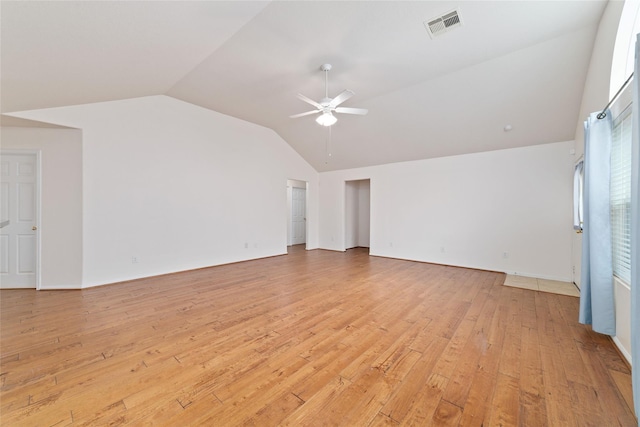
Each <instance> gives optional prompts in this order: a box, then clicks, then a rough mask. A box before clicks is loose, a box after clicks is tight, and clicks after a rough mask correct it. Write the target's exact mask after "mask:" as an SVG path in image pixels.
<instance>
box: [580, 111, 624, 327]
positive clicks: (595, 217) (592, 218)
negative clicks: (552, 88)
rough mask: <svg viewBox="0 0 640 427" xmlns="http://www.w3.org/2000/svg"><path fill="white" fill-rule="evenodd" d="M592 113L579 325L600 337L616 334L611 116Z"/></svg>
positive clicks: (586, 154) (586, 159)
mask: <svg viewBox="0 0 640 427" xmlns="http://www.w3.org/2000/svg"><path fill="white" fill-rule="evenodd" d="M597 115H598V113H592V114H591V115H590V116H589V119H588V120H587V121H586V122H585V132H584V135H585V141H584V142H585V147H584V194H583V203H584V207H583V225H582V228H583V235H582V269H581V289H580V319H579V320H580V323H585V324H589V325H592V327H593V330H594V331H596V332H599V333H601V334H607V335H612V336H613V335H615V334H616V319H615V304H614V296H613V269H612V255H611V214H610V210H609V194H610V193H609V184H610V180H611V179H610V178H611V177H610V171H611V164H610V158H611V130H612V122H611V112H610V111H607V115H606V117H605V118H603V119H598V118H597Z"/></svg>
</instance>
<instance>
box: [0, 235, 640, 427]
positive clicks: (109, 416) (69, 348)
mask: <svg viewBox="0 0 640 427" xmlns="http://www.w3.org/2000/svg"><path fill="white" fill-rule="evenodd" d="M504 278H505V276H504V275H503V274H499V273H492V272H486V271H478V270H470V269H462V268H454V267H446V266H439V265H431V264H424V263H418V262H410V261H401V260H393V259H385V258H378V257H369V256H368V255H367V251H366V250H364V249H353V250H349V251H348V252H347V253H338V252H329V251H321V250H316V251H304V250H303V249H301V248H300V247H294V248H291V250H290V254H289V255H286V256H281V257H274V258H268V259H263V260H256V261H249V262H243V263H238V264H232V265H226V266H220V267H214V268H208V269H202V270H196V271H192V272H186V273H178V274H173V275H167V276H162V277H156V278H150V279H143V280H137V281H131V282H127V283H121V284H115V285H109V286H102V287H97V288H92V289H86V290H82V291H40V292H36V291H33V290H3V291H1V293H0V297H1V310H2V311H1V316H2V317H1V321H2V324H1V327H0V330H1V335H0V339H1V356H2V359H1V361H0V362H1V387H2V388H1V394H0V417H1V418H0V420H1V424H2V425H6V426H21V425H34V426H50V425H56V426H62V425H119V424H126V425H167V426H186V425H206V426H235V425H256V426H271V425H291V426H307V425H345V426H380V425H386V426H393V425H412V426H413V425H415V426H429V425H454V426H455V425H464V426H467V425H473V426H485V427H486V426H516V425H521V426H562V425H567V426H618V425H620V426H634V425H636V420H635V418H634V416H633V414H632V412H631V409H630V407H629V400H630V398H631V385H630V375H629V369H628V367H627V366H626V364H625V363H624V362H623V361H622V360H621V358H620V356H619V355H618V353H617V352H616V350H615V349H614V347H613V346H612V343H611V341H610V340H609V339H608V338H606V337H604V336H601V335H598V334H595V333H593V332H592V331H591V330H590V328H588V327H585V326H583V325H580V324H578V323H577V321H576V319H577V317H578V314H577V311H578V299H577V298H575V297H569V296H562V295H552V294H548V293H542V292H536V291H531V290H525V289H517V288H509V287H506V286H501V285H502V283H503V281H504Z"/></svg>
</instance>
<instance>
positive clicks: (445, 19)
mask: <svg viewBox="0 0 640 427" xmlns="http://www.w3.org/2000/svg"><path fill="white" fill-rule="evenodd" d="M424 26H425V27H426V28H427V31H428V32H429V35H430V36H431V38H434V37H436V36H439V35H442V34H444V33H446V32H447V31H451V30H453V29H454V28H457V27H460V26H462V21H461V20H460V15H459V13H458V11H457V10H454V11H453V12H449V13H446V14H444V15H442V16H438V17H437V18H433V19H430V20H428V21H425V22H424Z"/></svg>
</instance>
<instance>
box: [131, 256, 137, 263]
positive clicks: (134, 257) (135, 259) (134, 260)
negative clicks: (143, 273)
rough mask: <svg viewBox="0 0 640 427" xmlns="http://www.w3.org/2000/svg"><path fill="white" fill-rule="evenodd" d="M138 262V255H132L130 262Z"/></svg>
mask: <svg viewBox="0 0 640 427" xmlns="http://www.w3.org/2000/svg"><path fill="white" fill-rule="evenodd" d="M137 263H138V257H137V256H132V257H131V264H137Z"/></svg>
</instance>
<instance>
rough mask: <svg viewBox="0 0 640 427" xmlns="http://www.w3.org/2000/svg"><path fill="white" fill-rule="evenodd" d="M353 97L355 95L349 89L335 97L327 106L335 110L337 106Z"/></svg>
mask: <svg viewBox="0 0 640 427" xmlns="http://www.w3.org/2000/svg"><path fill="white" fill-rule="evenodd" d="M353 95H355V93H354V92H353V91H352V90H349V89H347V90H343V91H342V92H341V93H340V94H339V95H338V96H336V97H335V98H333V99H332V100H331V103H330V104H329V106H330V107H331V108H335V107H337V106H338V105H340V104H342V103H343V102H344V101H346V100H347V99H349V98H351V97H352V96H353Z"/></svg>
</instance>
